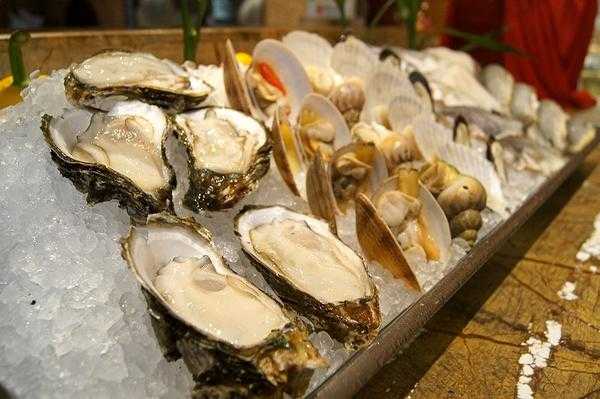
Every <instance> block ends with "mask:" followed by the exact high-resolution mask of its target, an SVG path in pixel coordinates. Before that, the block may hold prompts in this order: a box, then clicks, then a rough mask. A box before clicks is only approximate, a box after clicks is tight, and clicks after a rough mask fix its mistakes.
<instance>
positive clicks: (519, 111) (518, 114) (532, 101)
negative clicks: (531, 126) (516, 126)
mask: <svg viewBox="0 0 600 399" xmlns="http://www.w3.org/2000/svg"><path fill="white" fill-rule="evenodd" d="M539 105H540V102H539V101H538V98H537V94H536V92H535V90H534V89H533V87H531V86H529V85H528V84H526V83H521V82H517V83H515V86H514V89H513V95H512V99H511V101H510V112H511V114H512V116H513V117H515V118H517V119H518V120H520V121H522V122H524V123H533V122H535V121H536V119H537V109H538V107H539Z"/></svg>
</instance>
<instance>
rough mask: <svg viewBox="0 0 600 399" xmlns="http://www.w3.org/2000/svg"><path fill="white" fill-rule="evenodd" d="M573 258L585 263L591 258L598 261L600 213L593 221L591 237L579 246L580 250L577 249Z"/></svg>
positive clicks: (599, 254) (599, 252)
mask: <svg viewBox="0 0 600 399" xmlns="http://www.w3.org/2000/svg"><path fill="white" fill-rule="evenodd" d="M575 257H576V258H577V260H578V261H580V262H586V261H588V260H589V259H590V258H592V257H593V258H596V259H600V213H599V214H597V215H596V218H595V219H594V231H593V232H592V235H591V236H590V237H589V238H588V239H587V240H585V242H584V243H583V244H581V248H579V252H577V255H575Z"/></svg>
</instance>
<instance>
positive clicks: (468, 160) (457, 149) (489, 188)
mask: <svg viewBox="0 0 600 399" xmlns="http://www.w3.org/2000/svg"><path fill="white" fill-rule="evenodd" d="M438 155H439V158H440V159H441V160H443V161H444V162H446V163H448V164H450V165H452V166H454V167H455V168H456V169H458V171H459V172H460V173H461V174H463V175H466V176H470V177H473V178H475V179H477V180H479V182H480V183H481V184H482V185H483V187H484V188H485V191H486V193H487V204H486V205H487V207H488V208H490V209H491V210H493V211H494V212H496V213H498V214H499V215H501V216H502V217H506V216H507V210H506V206H507V205H506V200H505V198H504V194H503V192H502V186H501V183H500V178H499V177H498V173H496V169H495V168H494V165H493V164H492V163H491V162H490V161H488V160H487V159H485V158H483V157H482V156H481V155H480V154H479V153H478V152H477V151H475V150H473V149H471V148H469V147H467V146H464V145H462V144H457V143H452V142H450V143H447V144H446V145H444V146H441V147H440V148H438Z"/></svg>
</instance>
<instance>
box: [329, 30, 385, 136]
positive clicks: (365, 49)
mask: <svg viewBox="0 0 600 399" xmlns="http://www.w3.org/2000/svg"><path fill="white" fill-rule="evenodd" d="M377 62H378V61H377V56H376V55H375V53H374V52H373V51H372V50H371V48H369V46H368V45H366V44H365V43H364V42H362V41H360V40H359V39H357V38H355V37H353V36H349V37H347V38H346V39H345V40H344V41H340V42H339V43H337V44H336V45H335V46H334V47H333V52H332V54H331V67H332V68H333V70H334V71H335V72H336V73H337V74H338V75H340V76H341V78H342V79H343V81H342V82H341V83H339V84H337V86H336V87H335V88H334V89H333V90H332V91H331V93H330V94H329V98H330V99H331V101H332V102H333V103H334V104H335V106H336V107H337V108H338V109H339V110H340V112H341V113H342V115H344V118H345V119H346V121H347V122H348V126H350V127H352V126H353V125H354V124H355V123H357V122H358V120H359V117H360V113H361V111H362V108H363V105H364V103H365V88H366V83H367V81H368V79H369V77H370V75H371V73H372V71H373V69H374V68H375V67H376V65H377Z"/></svg>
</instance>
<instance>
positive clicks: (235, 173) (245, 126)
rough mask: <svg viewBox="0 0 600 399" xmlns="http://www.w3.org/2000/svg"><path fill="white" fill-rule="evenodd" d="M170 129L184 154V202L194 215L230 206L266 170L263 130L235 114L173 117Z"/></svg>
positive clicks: (216, 111) (212, 110)
mask: <svg viewBox="0 0 600 399" xmlns="http://www.w3.org/2000/svg"><path fill="white" fill-rule="evenodd" d="M175 130H176V132H177V135H178V137H179V139H180V140H181V141H182V142H183V143H184V144H185V147H186V150H187V155H188V162H187V164H188V172H189V177H188V179H189V183H190V184H189V189H188V190H187V192H186V194H185V197H184V199H183V203H184V205H185V206H186V207H188V208H190V209H192V210H194V211H198V210H202V209H208V210H219V209H225V208H230V207H232V206H233V205H234V204H235V203H236V202H237V201H239V200H240V199H241V198H243V197H244V196H245V195H246V194H247V193H249V192H250V191H252V190H253V189H254V188H255V187H256V185H257V184H258V181H259V180H260V179H261V178H262V177H263V176H264V175H265V174H266V173H267V171H268V170H269V162H270V161H269V156H270V153H271V145H270V144H269V141H268V140H267V132H266V129H265V127H264V125H263V124H262V123H260V122H258V121H257V120H255V119H253V118H251V117H249V116H247V115H245V114H243V113H241V112H239V111H236V110H233V109H230V108H220V107H209V108H203V109H201V110H198V111H192V112H187V113H183V114H178V115H176V116H175Z"/></svg>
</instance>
